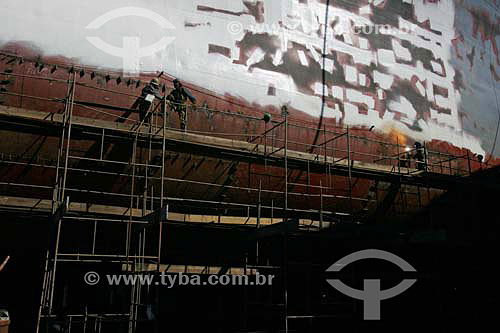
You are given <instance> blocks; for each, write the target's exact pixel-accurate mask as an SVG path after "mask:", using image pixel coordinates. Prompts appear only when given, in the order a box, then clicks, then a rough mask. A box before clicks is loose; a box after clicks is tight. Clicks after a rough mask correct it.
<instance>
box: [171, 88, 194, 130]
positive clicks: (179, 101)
mask: <svg viewBox="0 0 500 333" xmlns="http://www.w3.org/2000/svg"><path fill="white" fill-rule="evenodd" d="M174 87H175V88H174V89H173V90H172V91H171V92H170V94H169V95H168V97H167V99H168V100H169V101H170V102H171V108H172V110H173V111H175V112H177V113H178V114H179V119H180V121H181V130H183V131H185V130H186V121H187V113H186V112H187V111H186V101H187V100H188V99H189V100H190V101H191V103H193V104H195V103H196V98H195V97H194V96H193V95H192V94H191V93H190V92H189V90H187V89H186V88H184V87H183V86H182V83H181V82H180V81H179V80H177V79H175V80H174Z"/></svg>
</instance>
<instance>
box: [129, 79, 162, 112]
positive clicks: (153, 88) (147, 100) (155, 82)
mask: <svg viewBox="0 0 500 333" xmlns="http://www.w3.org/2000/svg"><path fill="white" fill-rule="evenodd" d="M153 97H154V98H158V99H162V98H163V96H162V95H161V93H160V80H159V79H158V78H154V79H152V80H151V81H150V82H149V83H148V84H147V85H146V86H145V87H144V88H143V89H142V93H141V97H139V98H138V99H137V100H136V101H135V103H134V105H133V106H132V109H137V107H139V117H140V121H141V122H142V121H143V120H145V118H146V115H147V114H148V111H149V108H150V107H151V104H152V102H153V99H154V98H153ZM148 120H149V119H146V121H148Z"/></svg>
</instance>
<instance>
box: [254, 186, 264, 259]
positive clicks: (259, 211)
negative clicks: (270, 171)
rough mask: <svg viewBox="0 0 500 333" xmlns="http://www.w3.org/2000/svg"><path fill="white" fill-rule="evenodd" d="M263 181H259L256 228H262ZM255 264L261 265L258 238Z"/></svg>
mask: <svg viewBox="0 0 500 333" xmlns="http://www.w3.org/2000/svg"><path fill="white" fill-rule="evenodd" d="M261 200H262V180H259V202H258V203H257V224H256V228H257V229H259V228H260V216H261V207H262V202H261ZM255 263H256V265H259V239H258V238H257V244H256V248H255Z"/></svg>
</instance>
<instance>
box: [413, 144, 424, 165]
mask: <svg viewBox="0 0 500 333" xmlns="http://www.w3.org/2000/svg"><path fill="white" fill-rule="evenodd" d="M424 154H425V153H424V149H423V148H422V145H421V144H420V142H415V155H414V157H415V160H417V169H418V170H425V169H426V166H425V156H424Z"/></svg>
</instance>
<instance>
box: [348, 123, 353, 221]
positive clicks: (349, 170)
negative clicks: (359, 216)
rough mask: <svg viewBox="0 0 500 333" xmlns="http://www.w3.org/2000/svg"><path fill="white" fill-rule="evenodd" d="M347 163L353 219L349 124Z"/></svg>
mask: <svg viewBox="0 0 500 333" xmlns="http://www.w3.org/2000/svg"><path fill="white" fill-rule="evenodd" d="M347 163H348V172H349V202H350V206H351V219H354V205H353V203H352V169H351V165H352V162H351V132H350V129H349V126H347Z"/></svg>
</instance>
